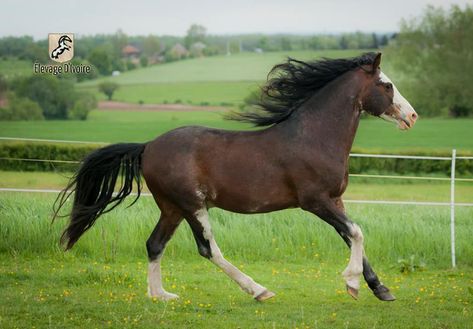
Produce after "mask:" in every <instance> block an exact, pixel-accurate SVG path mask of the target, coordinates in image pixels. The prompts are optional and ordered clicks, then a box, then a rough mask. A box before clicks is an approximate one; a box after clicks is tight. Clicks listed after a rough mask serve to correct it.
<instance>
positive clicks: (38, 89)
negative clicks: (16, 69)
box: [12, 75, 75, 119]
mask: <svg viewBox="0 0 473 329" xmlns="http://www.w3.org/2000/svg"><path fill="white" fill-rule="evenodd" d="M12 87H13V90H14V92H15V93H16V95H17V96H18V97H24V98H29V99H30V100H32V101H34V102H36V103H38V104H39V106H40V107H41V109H42V111H43V115H44V117H45V118H46V119H67V117H68V111H69V109H70V108H71V107H72V105H73V103H74V99H75V98H74V97H75V91H74V84H73V82H72V81H71V80H66V79H58V78H56V77H54V76H51V75H32V76H30V77H27V78H20V79H19V80H16V81H15V82H14V83H12Z"/></svg>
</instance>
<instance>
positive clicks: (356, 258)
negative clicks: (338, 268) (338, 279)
mask: <svg viewBox="0 0 473 329" xmlns="http://www.w3.org/2000/svg"><path fill="white" fill-rule="evenodd" d="M350 231H351V232H350V233H351V236H352V237H351V238H350V241H351V255H350V261H349V262H348V266H347V268H346V269H345V271H343V277H344V278H345V281H346V283H347V285H348V286H350V287H352V288H355V289H357V290H358V289H360V274H361V273H362V272H363V233H362V232H361V229H360V227H359V226H358V225H357V224H353V225H352V226H351V229H350Z"/></svg>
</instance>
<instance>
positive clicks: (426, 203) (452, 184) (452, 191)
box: [0, 137, 473, 268]
mask: <svg viewBox="0 0 473 329" xmlns="http://www.w3.org/2000/svg"><path fill="white" fill-rule="evenodd" d="M0 140H20V141H32V142H54V143H76V144H96V145H97V144H103V145H105V144H108V143H103V142H85V141H66V140H52V139H34V138H15V137H0ZM350 157H364V158H387V159H411V160H432V161H450V162H451V175H450V178H448V177H429V176H401V175H372V174H350V176H351V177H365V178H380V179H405V180H431V181H450V202H430V201H394V200H344V202H347V203H361V204H385V205H420V206H449V207H450V242H451V246H450V248H451V261H452V267H453V268H455V267H456V254H455V207H473V203H455V182H459V181H462V182H473V178H456V177H455V168H456V162H457V160H473V156H457V155H456V150H455V149H453V150H452V155H451V156H449V157H447V156H416V155H400V154H361V153H350ZM0 160H9V161H31V162H50V163H71V164H72V163H73V164H78V163H80V161H71V160H55V159H28V158H7V157H0ZM0 192H28V193H59V192H60V190H54V189H25V188H0ZM142 195H143V196H150V195H151V194H149V193H142Z"/></svg>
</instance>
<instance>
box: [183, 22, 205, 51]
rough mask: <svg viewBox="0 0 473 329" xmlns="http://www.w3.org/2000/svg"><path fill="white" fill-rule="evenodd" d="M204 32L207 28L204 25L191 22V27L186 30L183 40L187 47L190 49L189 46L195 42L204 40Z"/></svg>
mask: <svg viewBox="0 0 473 329" xmlns="http://www.w3.org/2000/svg"><path fill="white" fill-rule="evenodd" d="M206 34H207V29H206V28H205V27H204V26H202V25H198V24H192V25H191V27H190V28H189V29H188V30H187V35H186V37H185V40H184V43H185V45H186V47H187V49H190V47H191V46H192V45H193V44H194V43H196V42H199V41H200V42H205V36H206Z"/></svg>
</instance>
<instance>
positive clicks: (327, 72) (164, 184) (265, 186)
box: [55, 53, 417, 301]
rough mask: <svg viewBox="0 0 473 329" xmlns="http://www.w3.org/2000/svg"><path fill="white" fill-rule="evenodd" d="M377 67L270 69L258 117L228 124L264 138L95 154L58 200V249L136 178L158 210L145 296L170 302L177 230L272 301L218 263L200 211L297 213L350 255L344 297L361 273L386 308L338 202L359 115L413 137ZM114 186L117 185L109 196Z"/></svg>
mask: <svg viewBox="0 0 473 329" xmlns="http://www.w3.org/2000/svg"><path fill="white" fill-rule="evenodd" d="M380 61H381V54H379V53H378V54H376V53H366V54H363V55H362V56H359V57H355V58H350V59H322V60H319V61H313V62H302V61H298V60H295V59H291V58H289V59H288V60H287V61H286V62H285V63H283V64H280V65H277V66H275V67H274V68H273V70H272V71H271V73H270V74H271V75H270V79H269V80H268V82H267V84H266V85H265V86H264V87H263V88H262V97H261V100H260V102H259V104H258V105H259V110H258V111H255V112H244V113H240V114H235V115H233V118H234V119H237V120H240V121H246V122H251V123H253V124H255V125H256V126H264V127H267V128H265V129H261V130H257V131H224V130H218V129H210V128H204V127H183V128H178V129H175V130H172V131H170V132H168V133H165V134H164V135H161V136H159V137H158V138H156V139H155V140H153V141H151V142H149V143H145V144H114V145H110V146H106V147H104V148H101V149H99V150H97V151H94V152H93V153H91V154H90V155H88V156H87V157H86V158H85V159H84V161H83V163H82V165H81V167H80V168H79V170H78V171H77V173H76V174H75V176H74V177H73V179H72V180H71V182H70V183H69V185H68V186H67V187H66V188H65V189H64V190H63V192H62V193H61V194H60V195H59V196H58V199H57V203H56V205H58V206H57V207H55V208H56V209H55V216H56V215H57V214H58V211H59V210H60V208H61V207H62V206H63V205H64V204H65V202H66V200H67V198H68V197H69V196H70V195H71V194H72V193H73V192H75V194H74V202H73V207H72V212H71V214H70V223H69V225H68V227H67V228H66V230H65V231H64V233H63V235H62V238H61V241H62V242H63V243H64V244H65V245H66V249H69V248H71V247H72V246H73V245H74V244H75V243H76V242H77V240H78V239H79V238H80V236H81V235H82V234H83V233H84V232H85V231H87V230H88V229H89V228H90V227H91V226H92V225H93V224H94V223H95V221H96V219H97V218H98V217H99V216H100V215H101V214H103V213H104V212H107V211H110V210H112V209H113V208H114V207H116V206H117V205H118V204H120V203H121V202H122V201H123V200H124V199H125V198H126V197H127V196H128V195H129V194H130V193H131V192H132V186H133V182H136V183H137V184H138V191H140V190H141V184H140V176H141V174H142V175H143V177H144V179H145V181H146V184H147V186H148V188H149V190H150V191H151V193H152V194H153V196H154V199H155V201H156V203H157V205H158V207H159V208H160V210H161V217H160V219H159V222H158V223H157V225H156V227H155V228H154V230H153V232H152V233H151V236H150V237H149V239H148V241H147V242H146V247H147V251H148V257H149V273H148V289H149V294H150V296H152V297H157V298H159V299H162V300H169V299H172V298H176V297H177V296H176V295H174V294H171V293H169V292H167V291H165V290H164V288H163V285H162V279H161V257H162V255H163V252H164V248H165V246H166V243H167V242H168V241H169V239H170V238H171V236H172V235H173V233H174V231H175V230H176V228H177V227H178V226H179V224H180V223H181V221H182V220H183V219H185V220H186V221H187V223H188V224H189V225H190V227H191V229H192V232H193V235H194V237H195V240H196V243H197V247H198V251H199V253H200V255H202V256H203V257H205V258H208V259H209V260H210V261H212V262H213V263H214V264H216V265H217V266H218V267H220V268H221V269H222V270H223V272H225V273H226V274H227V275H228V276H230V278H232V279H233V280H234V281H236V282H237V283H238V284H239V286H240V287H241V288H242V289H243V290H244V291H246V292H247V293H249V294H250V295H252V296H253V297H254V298H256V300H258V301H262V300H265V299H268V298H270V297H272V296H274V293H272V292H271V291H269V290H267V289H266V288H265V287H263V286H262V285H260V284H258V283H256V282H255V281H254V280H253V279H252V278H250V277H249V276H247V275H246V274H244V273H242V272H241V271H240V270H239V269H238V268H236V267H235V266H233V265H232V264H231V263H230V262H228V261H227V260H226V259H225V258H224V257H223V255H222V253H221V252H220V249H219V247H218V245H217V242H216V241H215V239H214V237H213V235H212V230H211V227H210V222H209V216H208V212H207V210H208V208H210V207H219V208H222V209H225V210H228V211H233V212H237V213H245V214H252V213H263V212H270V211H275V210H281V209H286V208H296V207H299V208H302V209H304V210H306V211H308V212H311V213H313V214H314V215H316V216H318V217H320V218H321V219H322V220H324V221H326V222H327V223H328V224H330V225H332V226H333V227H334V229H335V230H336V231H337V232H338V234H340V236H341V237H342V238H343V240H344V241H345V243H346V244H347V245H348V246H349V247H350V248H351V256H350V260H349V263H348V266H347V268H346V269H345V270H344V272H343V277H344V279H345V282H346V286H347V291H348V293H349V294H350V295H351V296H352V297H354V298H357V296H358V290H359V286H360V282H359V277H360V275H361V273H363V275H364V278H365V280H366V282H367V283H368V286H369V287H370V288H371V289H372V291H373V293H374V294H375V296H376V297H378V298H379V299H381V300H385V301H390V300H394V296H393V295H391V293H390V292H389V289H388V288H387V287H386V286H384V285H383V284H382V283H381V282H380V280H379V279H378V276H377V275H376V273H375V272H374V270H373V269H372V267H371V265H370V264H369V262H368V259H367V258H366V256H365V253H364V249H363V234H362V232H361V229H360V227H359V226H358V225H357V224H355V223H354V222H352V221H351V220H350V219H349V218H348V217H347V215H346V214H345V211H344V206H343V202H342V195H343V193H344V191H345V189H346V187H347V184H348V156H349V152H350V149H351V147H352V144H353V140H354V137H355V133H356V130H357V128H358V123H359V121H360V115H361V113H362V112H363V111H365V112H367V113H369V114H371V115H374V116H378V117H382V118H384V119H386V120H389V121H393V122H395V123H397V124H398V126H399V128H400V129H409V128H411V127H412V126H413V125H414V123H415V121H416V119H417V114H416V112H415V111H414V109H413V108H412V107H411V106H410V104H409V103H408V102H407V101H406V100H405V99H404V98H403V97H402V96H401V94H400V93H399V92H398V90H397V89H396V87H395V86H394V85H393V84H392V82H391V81H390V80H389V79H388V78H387V77H386V76H385V75H384V74H383V73H382V72H381V71H380V69H379V64H380ZM118 179H121V181H122V184H121V186H120V188H119V190H118V192H117V193H114V189H115V183H116V181H117V180H118ZM138 197H139V194H138ZM135 201H136V200H135Z"/></svg>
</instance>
